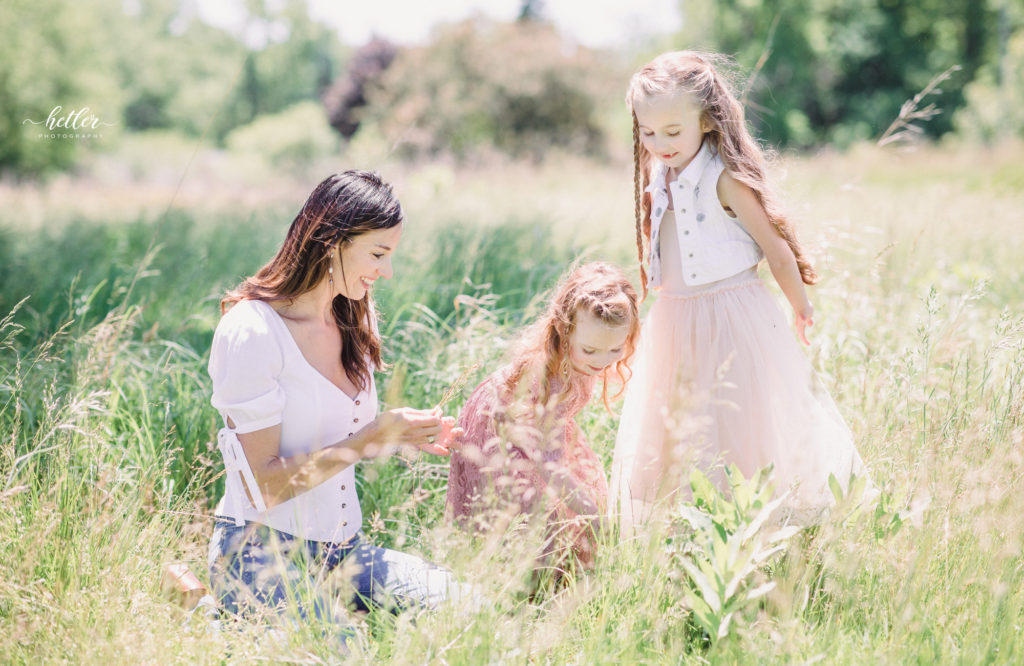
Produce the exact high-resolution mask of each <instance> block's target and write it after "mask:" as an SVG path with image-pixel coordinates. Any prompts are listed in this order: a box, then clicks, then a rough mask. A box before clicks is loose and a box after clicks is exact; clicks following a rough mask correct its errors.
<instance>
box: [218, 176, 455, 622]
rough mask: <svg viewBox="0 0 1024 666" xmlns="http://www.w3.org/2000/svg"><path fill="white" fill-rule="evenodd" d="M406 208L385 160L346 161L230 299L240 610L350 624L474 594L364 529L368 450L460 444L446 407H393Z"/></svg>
mask: <svg viewBox="0 0 1024 666" xmlns="http://www.w3.org/2000/svg"><path fill="white" fill-rule="evenodd" d="M403 219H404V216H403V214H402V208H401V206H400V205H399V202H398V200H397V199H396V198H395V196H394V195H393V194H392V191H391V187H390V186H389V185H388V184H387V183H385V182H384V181H382V180H381V178H380V177H379V176H378V175H377V174H374V173H370V172H366V171H346V172H344V173H342V174H338V175H335V176H331V177H329V178H327V179H326V180H324V181H323V182H322V183H320V185H318V186H317V188H316V189H315V190H314V191H313V193H312V194H311V195H310V196H309V199H308V200H307V201H306V204H305V205H304V206H303V208H302V210H301V211H300V212H299V214H298V215H297V216H296V217H295V220H294V221H293V222H292V225H291V228H290V229H289V230H288V234H287V237H286V238H285V241H284V244H283V245H282V247H281V249H280V250H279V251H278V253H277V256H275V257H274V258H273V259H272V260H271V261H270V262H269V263H267V265H266V266H264V267H263V268H262V269H260V271H259V272H258V273H257V274H256V275H255V276H253V277H250V278H248V279H246V280H245V281H244V282H242V284H241V285H239V286H238V287H237V288H236V289H235V290H234V291H232V292H230V293H229V294H227V296H225V298H224V300H223V301H222V304H221V305H222V310H223V311H224V316H223V318H222V319H221V321H220V324H219V325H218V326H217V331H216V333H215V335H214V338H213V346H212V349H211V351H210V364H209V370H210V377H211V379H212V381H213V399H212V402H213V405H214V407H216V408H217V409H218V411H219V412H220V414H221V416H222V418H223V419H224V425H225V427H224V428H223V429H222V430H221V431H220V433H219V435H218V444H219V446H220V449H221V452H222V453H223V455H224V462H225V468H226V469H227V476H226V481H225V489H224V498H223V499H222V500H221V502H220V504H218V506H217V522H216V526H215V528H214V531H213V537H212V539H211V543H210V579H211V582H212V584H213V589H214V591H215V593H216V595H217V598H218V601H219V602H220V603H221V604H222V605H223V607H224V608H226V609H227V610H229V611H231V612H236V613H251V612H253V611H258V612H260V613H272V614H278V613H282V612H284V613H286V614H287V613H291V614H292V615H293V617H294V616H295V615H298V616H299V617H301V618H317V619H319V620H321V621H324V622H328V623H334V625H335V626H336V627H337V628H338V630H339V634H340V635H341V636H342V637H346V636H348V635H349V634H350V630H349V622H348V620H347V619H346V617H347V616H346V614H345V608H346V607H349V608H355V609H359V610H367V609H369V608H370V607H373V606H377V607H380V606H383V607H388V608H402V607H409V606H413V607H434V606H437V605H438V604H440V603H441V602H442V601H443V600H445V599H446V598H449V597H451V596H453V595H456V596H462V594H463V593H467V588H465V586H463V585H461V584H459V583H458V582H456V581H455V580H454V579H453V578H452V576H451V574H450V573H449V572H448V571H446V570H444V569H442V568H440V567H437V566H435V565H433V564H430V563H428V562H425V561H423V560H421V559H420V558H418V557H415V556H413V555H408V554H405V553H399V552H396V551H393V550H389V549H385V548H380V547H378V546H375V545H373V544H372V543H370V542H369V541H368V540H367V538H366V537H365V536H364V535H363V532H362V529H361V527H362V522H363V517H362V512H361V510H360V506H359V496H358V495H357V493H356V476H355V464H356V463H357V462H358V461H359V460H361V459H363V458H372V457H377V456H381V455H385V454H387V453H389V452H391V451H394V450H395V449H397V448H399V447H413V448H418V449H421V450H424V451H428V452H431V453H438V454H446V453H447V448H446V447H447V443H448V438H449V436H450V435H451V433H452V431H451V426H452V424H453V421H454V419H451V418H445V417H442V415H441V412H440V410H439V409H434V410H416V409H409V408H399V409H392V410H389V411H386V412H384V413H382V414H378V413H377V390H376V387H375V385H374V371H375V370H377V369H379V368H381V365H382V363H381V340H380V336H379V335H378V333H377V331H378V326H377V314H376V311H375V309H374V303H373V295H372V290H373V284H374V282H376V281H377V280H378V279H380V278H389V277H391V257H392V254H393V253H394V252H395V250H396V248H397V246H398V242H399V239H400V238H401V235H402V227H403ZM455 432H456V433H457V432H458V431H457V430H456V431H455ZM467 594H468V593H467Z"/></svg>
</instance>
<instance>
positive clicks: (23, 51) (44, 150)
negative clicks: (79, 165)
mask: <svg viewBox="0 0 1024 666" xmlns="http://www.w3.org/2000/svg"><path fill="white" fill-rule="evenodd" d="M118 15H119V7H118V6H117V4H116V3H114V2H113V1H112V0H110V1H105V0H101V1H96V2H92V3H71V4H68V3H64V2H59V1H58V0H8V1H7V2H5V3H4V9H3V11H2V12H0V171H4V172H6V173H12V174H15V175H18V176H33V175H38V174H42V173H46V172H48V171H51V170H54V169H60V168H64V167H67V166H68V165H70V164H71V163H72V162H73V161H74V158H75V155H76V154H77V152H78V150H79V147H80V146H81V143H82V141H85V140H76V139H64V138H49V135H50V134H51V133H50V132H49V131H48V130H46V131H44V128H45V126H44V125H34V124H32V123H29V122H26V120H32V121H35V122H39V121H45V120H46V118H47V117H48V116H49V115H50V112H51V111H52V110H53V109H54V108H55V107H57V106H60V107H62V113H65V114H66V113H68V112H70V111H72V110H80V109H82V108H83V107H89V109H90V111H91V112H92V113H93V114H94V115H96V116H98V117H99V118H100V119H101V120H103V121H118V120H119V119H120V115H121V107H122V97H121V90H120V88H119V87H118V86H117V84H116V81H115V80H114V78H113V77H111V76H110V75H109V72H110V71H111V69H112V67H113V54H112V50H111V45H110V40H109V39H107V38H106V37H105V36H104V35H105V31H106V30H107V26H108V25H109V22H110V21H116V20H117V17H118ZM109 131H112V130H109ZM41 134H42V135H44V137H40V135H41Z"/></svg>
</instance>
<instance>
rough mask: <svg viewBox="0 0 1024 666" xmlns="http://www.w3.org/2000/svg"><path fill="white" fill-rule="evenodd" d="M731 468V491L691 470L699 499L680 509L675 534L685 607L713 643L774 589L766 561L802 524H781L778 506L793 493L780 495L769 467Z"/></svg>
mask: <svg viewBox="0 0 1024 666" xmlns="http://www.w3.org/2000/svg"><path fill="white" fill-rule="evenodd" d="M725 473H726V478H727V479H728V483H729V497H726V495H725V494H723V493H722V492H721V491H719V490H718V489H717V488H715V486H714V485H713V484H712V483H711V481H710V480H709V479H708V477H707V476H705V475H704V473H702V472H700V471H699V470H696V469H695V470H694V471H693V472H692V473H691V474H690V488H691V489H692V491H693V503H692V504H688V503H684V504H681V505H680V506H679V507H678V508H677V509H676V512H675V515H674V517H673V527H674V529H673V534H674V536H673V537H671V538H670V540H669V549H670V550H671V555H672V557H673V558H674V559H675V562H676V563H677V564H678V565H679V567H681V568H682V570H683V571H684V572H685V573H686V582H687V585H685V586H684V588H683V595H684V598H685V601H686V605H687V606H688V607H689V609H690V611H691V613H692V617H693V620H694V621H695V622H696V623H697V624H698V625H699V626H700V627H701V628H702V629H703V630H704V631H705V632H707V634H708V636H709V637H710V639H711V642H712V643H715V642H717V641H718V640H720V639H722V638H725V637H726V636H727V635H728V634H729V632H730V628H731V627H732V626H733V624H734V620H735V618H736V617H737V616H738V615H744V614H745V612H746V611H748V610H753V609H755V608H756V607H757V605H758V604H759V601H758V600H759V599H760V598H761V597H763V596H764V595H765V594H767V593H768V592H770V591H771V590H772V588H773V587H775V583H774V582H773V581H770V580H767V577H766V575H765V567H766V566H767V565H768V564H769V562H770V561H771V560H772V559H773V558H774V557H776V556H778V555H779V554H781V553H782V552H784V551H785V549H786V547H787V546H788V540H789V538H790V537H792V536H793V535H794V534H796V533H797V532H798V531H799V529H800V528H799V527H796V526H785V527H781V528H779V527H778V524H777V517H778V513H777V510H778V509H779V508H780V506H781V504H782V503H783V501H784V500H785V498H786V495H785V494H783V495H781V496H779V497H774V484H773V483H772V482H771V468H770V467H768V468H765V469H763V470H759V471H758V472H757V473H755V474H754V476H753V477H751V478H750V479H746V478H744V476H743V473H742V472H740V470H739V469H738V468H737V467H736V466H735V465H730V466H728V467H726V469H725Z"/></svg>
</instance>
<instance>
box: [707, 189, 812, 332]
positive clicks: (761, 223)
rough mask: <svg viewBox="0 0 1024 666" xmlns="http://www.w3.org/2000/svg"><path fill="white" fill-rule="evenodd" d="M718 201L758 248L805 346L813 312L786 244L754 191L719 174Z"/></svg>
mask: <svg viewBox="0 0 1024 666" xmlns="http://www.w3.org/2000/svg"><path fill="white" fill-rule="evenodd" d="M718 198H719V200H720V201H721V202H722V206H723V207H724V208H725V209H726V210H727V211H732V213H733V214H734V215H735V216H736V218H737V219H738V220H739V222H740V224H742V225H743V228H744V229H746V231H747V233H748V234H750V237H751V238H753V239H754V242H755V243H757V244H758V245H759V246H760V247H761V251H762V252H764V256H765V259H767V261H768V268H770V269H771V271H772V276H774V277H775V281H776V282H778V283H779V287H780V288H781V289H782V293H783V294H785V296H786V300H788V301H789V304H790V306H791V307H792V308H793V321H794V324H795V325H796V332H797V335H798V336H799V337H800V340H802V341H803V343H804V344H805V345H809V344H810V342H809V341H808V340H807V332H806V329H807V327H808V326H813V325H814V308H813V307H812V306H811V301H810V300H809V299H808V298H807V291H806V290H805V289H804V281H803V279H802V278H801V277H800V269H799V268H798V267H797V265H796V257H794V256H793V251H792V250H791V249H790V248H789V244H788V243H786V241H785V239H783V238H782V236H780V235H779V233H778V232H777V231H776V230H775V227H774V226H773V225H772V223H771V221H770V220H769V219H768V214H767V213H766V212H765V210H764V207H762V206H761V202H759V201H758V200H757V195H756V194H754V191H753V190H752V189H750V188H749V187H747V186H746V185H744V184H743V183H741V182H739V181H738V180H736V179H735V178H733V177H732V176H731V175H730V174H729V172H728V171H723V172H722V175H721V176H720V177H719V179H718Z"/></svg>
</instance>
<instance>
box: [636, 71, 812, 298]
mask: <svg viewBox="0 0 1024 666" xmlns="http://www.w3.org/2000/svg"><path fill="white" fill-rule="evenodd" d="M716 64H717V65H718V66H719V67H718V68H717V69H716V67H715V65H716ZM730 67H731V62H730V61H729V59H728V58H726V57H725V56H721V55H717V54H710V53H698V52H696V51H672V52H669V53H663V54H661V55H660V56H658V57H657V58H655V59H654V60H652V61H651V62H649V63H647V64H646V65H644V67H643V68H642V69H640V71H638V72H637V73H636V74H634V75H633V78H631V79H630V81H629V90H628V91H627V92H626V104H627V105H628V106H629V109H630V112H631V113H632V115H633V189H634V208H635V211H636V244H637V255H638V257H639V259H640V276H641V279H642V280H643V293H644V296H645V297H646V296H647V272H646V271H645V270H644V239H647V240H648V241H650V237H651V197H650V195H649V194H647V193H646V191H645V190H646V189H647V186H648V184H649V181H650V166H651V159H652V158H651V154H650V153H649V152H647V151H646V150H643V149H642V147H641V142H640V126H639V123H638V122H637V119H636V110H635V104H636V102H637V101H639V100H641V99H644V98H647V97H651V96H653V95H665V94H671V93H675V92H679V91H682V92H685V93H687V94H690V95H692V96H693V97H694V99H695V100H696V101H697V103H698V105H699V106H700V108H701V124H702V126H704V127H706V128H708V130H707V132H706V133H705V135H704V141H708V142H710V144H711V147H712V148H714V150H715V151H716V152H717V153H718V155H719V156H721V158H722V162H724V163H725V168H726V169H728V170H729V173H730V174H731V175H732V177H733V178H735V179H736V180H738V181H739V182H741V183H743V184H744V185H746V186H747V187H749V188H750V189H751V190H753V191H754V194H755V195H756V196H757V200H758V201H759V202H760V203H761V206H762V207H763V208H764V210H765V212H766V213H767V214H768V220H769V221H770V222H771V223H772V226H774V227H775V229H776V230H777V231H778V232H779V235H780V236H782V238H783V239H785V241H786V243H787V244H788V245H789V248H790V249H791V250H792V251H793V256H794V257H796V264H797V266H798V267H799V269H800V277H801V278H802V279H803V281H804V282H805V283H806V284H814V283H815V282H817V281H818V274H817V273H816V272H815V271H814V267H813V266H812V265H811V262H810V260H809V259H808V258H807V256H806V255H805V254H804V251H803V248H802V247H801V246H800V243H799V242H798V241H797V239H796V234H795V232H794V231H793V225H792V223H791V222H790V221H789V220H788V219H787V217H786V216H785V214H784V213H783V211H782V209H781V206H780V205H779V202H778V200H777V198H776V196H775V194H774V192H773V191H772V189H771V188H770V186H769V184H768V178H767V174H766V170H765V162H766V158H765V153H764V151H763V150H762V149H761V146H760V145H758V143H757V142H756V141H755V140H754V138H753V137H752V136H751V135H750V131H749V130H748V129H747V124H746V120H745V118H744V113H743V106H742V105H741V104H740V102H739V100H737V99H736V95H735V94H733V91H732V86H731V85H730V83H729V82H728V81H727V80H726V79H725V76H724V72H725V71H727V70H728V69H729V68H730Z"/></svg>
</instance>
